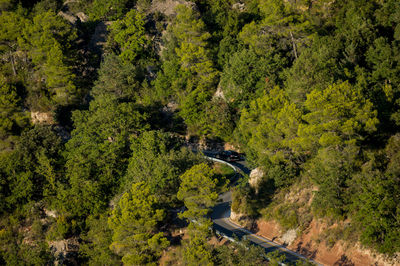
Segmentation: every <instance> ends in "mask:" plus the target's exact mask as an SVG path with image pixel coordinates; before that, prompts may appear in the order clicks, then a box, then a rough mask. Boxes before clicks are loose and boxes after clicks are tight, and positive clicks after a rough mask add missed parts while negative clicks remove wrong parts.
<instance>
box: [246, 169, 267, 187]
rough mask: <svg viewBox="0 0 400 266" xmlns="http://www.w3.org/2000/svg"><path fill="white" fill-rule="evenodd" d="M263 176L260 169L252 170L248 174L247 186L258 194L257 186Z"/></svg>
mask: <svg viewBox="0 0 400 266" xmlns="http://www.w3.org/2000/svg"><path fill="white" fill-rule="evenodd" d="M263 176H264V171H263V170H262V169H261V168H260V167H257V168H256V169H253V170H252V171H251V173H250V178H249V185H250V186H251V187H252V188H254V189H255V190H256V193H258V189H259V185H260V182H261V180H262V178H263Z"/></svg>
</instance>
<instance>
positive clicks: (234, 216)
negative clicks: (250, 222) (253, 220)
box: [230, 210, 247, 223]
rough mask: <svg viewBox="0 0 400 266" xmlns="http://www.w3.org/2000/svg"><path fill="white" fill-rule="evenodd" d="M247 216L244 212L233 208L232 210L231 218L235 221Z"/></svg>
mask: <svg viewBox="0 0 400 266" xmlns="http://www.w3.org/2000/svg"><path fill="white" fill-rule="evenodd" d="M246 218H247V216H246V215H245V214H243V213H238V212H234V211H233V210H231V217H230V219H231V220H232V221H234V222H237V223H239V222H240V221H242V220H243V219H246Z"/></svg>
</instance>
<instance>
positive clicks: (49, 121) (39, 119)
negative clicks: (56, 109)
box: [31, 112, 55, 125]
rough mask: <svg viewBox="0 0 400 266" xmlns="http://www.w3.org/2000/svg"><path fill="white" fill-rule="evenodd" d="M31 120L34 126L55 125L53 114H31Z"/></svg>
mask: <svg viewBox="0 0 400 266" xmlns="http://www.w3.org/2000/svg"><path fill="white" fill-rule="evenodd" d="M31 120H32V123H33V124H45V125H53V124H54V123H55V121H54V115H53V114H52V113H42V112H31Z"/></svg>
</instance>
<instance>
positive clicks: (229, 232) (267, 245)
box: [203, 152, 321, 265]
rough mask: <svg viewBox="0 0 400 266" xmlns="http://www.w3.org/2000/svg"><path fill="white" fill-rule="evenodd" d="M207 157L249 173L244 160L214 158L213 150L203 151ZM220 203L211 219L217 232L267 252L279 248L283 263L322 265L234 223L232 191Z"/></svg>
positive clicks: (225, 194)
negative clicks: (243, 240)
mask: <svg viewBox="0 0 400 266" xmlns="http://www.w3.org/2000/svg"><path fill="white" fill-rule="evenodd" d="M203 153H204V154H205V155H206V157H207V158H208V159H210V160H213V161H217V162H220V163H224V164H226V165H228V166H230V167H232V168H234V169H235V171H236V172H239V171H242V172H244V173H245V174H249V173H250V170H249V169H248V168H247V167H246V166H245V165H244V164H243V163H244V162H235V163H228V162H225V161H222V160H218V159H215V158H214V154H213V153H211V152H203ZM218 202H219V203H218V204H217V205H216V206H215V207H214V208H213V211H212V214H211V219H212V221H213V223H214V225H213V227H214V230H215V232H216V233H217V234H219V235H221V236H223V237H225V238H228V239H230V240H231V241H234V238H235V237H237V238H238V239H247V240H249V241H250V242H251V243H252V244H254V245H258V246H261V247H262V248H264V249H265V252H266V253H269V252H272V251H275V250H279V252H280V253H282V254H284V255H285V257H286V260H285V261H284V262H283V264H288V263H293V262H296V261H299V260H301V261H307V262H311V263H313V264H315V265H321V264H319V263H317V262H315V261H313V260H310V259H307V258H306V257H304V256H302V255H301V254H298V253H296V252H294V251H291V250H289V249H287V248H285V247H284V246H282V245H279V244H277V243H274V242H272V241H270V240H268V239H266V238H264V237H262V236H259V235H257V234H254V233H252V232H250V231H248V230H247V229H245V228H242V227H240V226H239V225H237V224H235V223H233V222H232V221H231V220H230V215H231V203H232V192H231V191H228V192H226V193H224V194H221V195H220V196H219V201H218Z"/></svg>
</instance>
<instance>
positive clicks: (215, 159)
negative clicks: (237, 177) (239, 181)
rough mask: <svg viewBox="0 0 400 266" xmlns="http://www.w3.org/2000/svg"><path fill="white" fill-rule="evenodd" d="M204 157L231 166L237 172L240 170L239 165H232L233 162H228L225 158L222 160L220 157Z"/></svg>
mask: <svg viewBox="0 0 400 266" xmlns="http://www.w3.org/2000/svg"><path fill="white" fill-rule="evenodd" d="M204 157H205V158H206V159H208V160H211V161H213V162H217V163H222V164H225V165H227V166H229V167H230V168H232V169H233V170H234V171H235V172H236V173H237V172H239V168H238V167H236V166H234V165H232V164H230V163H228V162H226V161H224V160H220V159H217V158H213V157H209V156H204Z"/></svg>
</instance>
